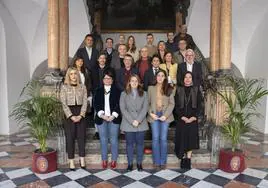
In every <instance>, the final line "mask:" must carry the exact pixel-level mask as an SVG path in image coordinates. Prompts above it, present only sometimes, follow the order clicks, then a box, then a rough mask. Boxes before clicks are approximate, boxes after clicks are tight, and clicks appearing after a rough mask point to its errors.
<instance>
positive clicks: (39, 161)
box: [11, 80, 63, 173]
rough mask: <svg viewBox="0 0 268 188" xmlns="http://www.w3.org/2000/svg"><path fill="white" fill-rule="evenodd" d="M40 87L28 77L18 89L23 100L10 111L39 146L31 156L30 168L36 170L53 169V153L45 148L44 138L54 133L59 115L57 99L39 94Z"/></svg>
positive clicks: (59, 106) (59, 120)
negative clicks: (24, 84) (24, 83)
mask: <svg viewBox="0 0 268 188" xmlns="http://www.w3.org/2000/svg"><path fill="white" fill-rule="evenodd" d="M42 86H43V85H42V84H41V82H39V81H37V80H31V81H30V82H29V83H28V84H27V85H26V86H25V87H24V88H23V90H22V92H21V95H20V97H21V98H22V97H23V99H22V100H20V101H19V102H18V103H17V104H15V106H14V108H13V111H12V113H11V117H14V119H15V120H16V121H17V122H18V123H21V124H22V127H26V128H28V130H29V132H30V134H31V136H32V137H33V138H34V139H36V140H37V142H38V144H39V146H40V147H39V148H38V149H36V150H35V151H34V152H33V155H32V159H33V161H32V170H33V171H34V172H36V173H48V172H52V171H55V170H56V169H57V152H56V150H54V149H52V148H49V147H48V145H47V139H48V137H49V136H51V135H53V133H55V132H57V131H56V129H57V127H58V125H60V124H61V120H62V118H61V117H63V112H62V106H61V102H60V101H59V100H58V99H57V98H56V97H55V96H54V95H52V94H50V95H44V94H42V92H41V88H42Z"/></svg>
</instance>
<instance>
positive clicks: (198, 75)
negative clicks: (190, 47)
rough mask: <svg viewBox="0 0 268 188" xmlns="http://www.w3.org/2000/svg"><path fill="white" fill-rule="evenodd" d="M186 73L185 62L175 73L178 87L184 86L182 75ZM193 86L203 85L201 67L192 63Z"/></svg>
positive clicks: (196, 63)
mask: <svg viewBox="0 0 268 188" xmlns="http://www.w3.org/2000/svg"><path fill="white" fill-rule="evenodd" d="M186 72H187V65H186V62H184V63H181V64H180V65H179V68H178V73H177V84H178V86H184V82H183V81H184V75H185V73H186ZM192 75H193V85H194V86H198V87H199V86H201V85H203V73H202V65H201V64H200V63H198V62H194V64H193V70H192Z"/></svg>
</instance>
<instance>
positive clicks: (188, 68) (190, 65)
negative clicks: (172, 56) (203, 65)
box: [186, 62, 194, 72]
mask: <svg viewBox="0 0 268 188" xmlns="http://www.w3.org/2000/svg"><path fill="white" fill-rule="evenodd" d="M186 65H187V71H190V72H193V65H194V63H192V64H190V63H187V62H186Z"/></svg>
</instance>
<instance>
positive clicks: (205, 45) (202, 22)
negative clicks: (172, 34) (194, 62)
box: [187, 0, 210, 57]
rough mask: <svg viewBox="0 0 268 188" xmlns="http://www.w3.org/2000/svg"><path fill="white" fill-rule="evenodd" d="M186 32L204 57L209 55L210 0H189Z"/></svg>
mask: <svg viewBox="0 0 268 188" xmlns="http://www.w3.org/2000/svg"><path fill="white" fill-rule="evenodd" d="M187 24H188V33H189V34H190V35H192V37H193V39H194V41H195V43H196V45H197V46H198V47H199V49H200V50H201V52H202V53H203V55H204V56H205V57H209V43H210V0H191V6H190V8H189V17H188V23H187Z"/></svg>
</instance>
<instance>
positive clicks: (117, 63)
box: [110, 52, 122, 71]
mask: <svg viewBox="0 0 268 188" xmlns="http://www.w3.org/2000/svg"><path fill="white" fill-rule="evenodd" d="M110 67H112V68H113V69H114V70H116V71H117V70H119V69H120V68H122V66H121V61H120V57H119V53H118V52H115V53H114V55H113V57H112V60H111V64H110Z"/></svg>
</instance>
